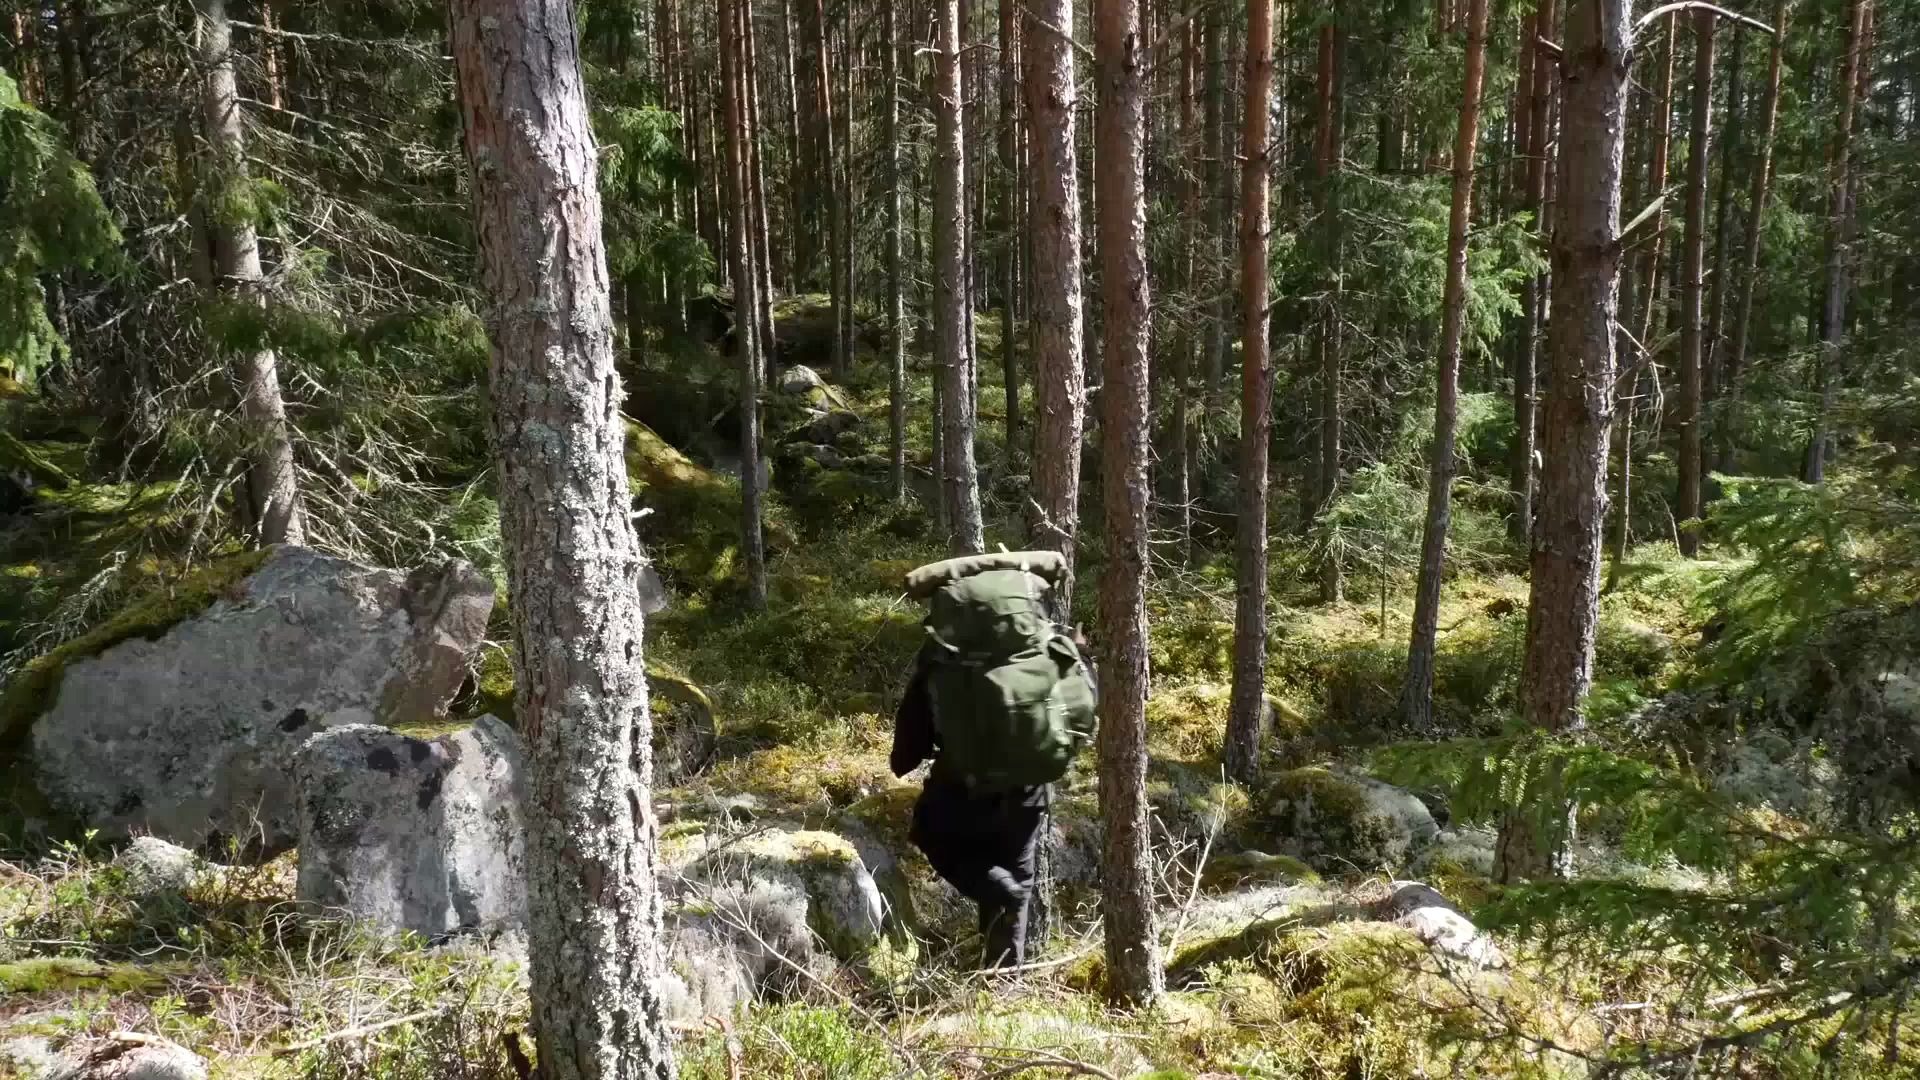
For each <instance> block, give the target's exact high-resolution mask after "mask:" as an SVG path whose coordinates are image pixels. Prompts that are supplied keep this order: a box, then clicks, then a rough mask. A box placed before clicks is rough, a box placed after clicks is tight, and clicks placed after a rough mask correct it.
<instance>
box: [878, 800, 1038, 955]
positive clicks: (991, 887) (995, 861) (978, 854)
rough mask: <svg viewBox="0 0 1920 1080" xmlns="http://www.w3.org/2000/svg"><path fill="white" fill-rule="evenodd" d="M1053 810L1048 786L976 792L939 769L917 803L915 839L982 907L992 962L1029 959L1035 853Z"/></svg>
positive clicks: (951, 881)
mask: <svg viewBox="0 0 1920 1080" xmlns="http://www.w3.org/2000/svg"><path fill="white" fill-rule="evenodd" d="M1046 815H1047V789H1046V788H1044V787H1035V788H1018V789H1015V790H1014V791H1010V792H1003V793H996V794H991V795H988V794H976V793H974V792H971V791H969V790H968V789H967V787H966V785H964V784H962V783H960V782H958V781H953V780H946V779H941V778H937V777H935V776H929V777H928V778H927V782H926V785H925V786H924V787H923V788H921V791H920V801H919V802H917V803H915V804H914V807H913V830H912V832H911V833H909V834H908V835H909V838H910V839H911V840H912V841H913V843H914V845H915V846H916V847H918V848H919V849H920V850H921V851H922V852H924V853H925V854H926V856H927V862H929V863H931V864H932V865H933V870H934V873H936V874H939V875H940V876H941V877H942V878H944V879H945V880H946V881H947V883H948V884H950V885H952V886H953V887H954V888H955V889H958V890H959V891H960V893H961V895H963V896H965V897H967V898H968V899H970V900H972V901H973V902H974V903H976V904H978V905H979V906H980V935H981V937H982V938H983V939H985V942H986V958H985V966H987V967H1009V966H1018V965H1019V964H1022V963H1025V962H1026V951H1027V909H1028V907H1029V906H1030V904H1029V898H1030V896H1031V894H1032V891H1033V887H1034V872H1033V871H1034V852H1035V849H1036V848H1037V847H1038V846H1039V843H1040V826H1041V824H1042V823H1043V822H1044V821H1045V820H1046ZM995 871H999V872H998V873H996V872H995Z"/></svg>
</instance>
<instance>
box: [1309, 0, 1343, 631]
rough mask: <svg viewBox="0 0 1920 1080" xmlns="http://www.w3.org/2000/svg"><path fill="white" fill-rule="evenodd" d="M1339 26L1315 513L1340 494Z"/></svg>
mask: <svg viewBox="0 0 1920 1080" xmlns="http://www.w3.org/2000/svg"><path fill="white" fill-rule="evenodd" d="M1340 52H1341V41H1340V30H1339V27H1338V25H1337V24H1336V23H1334V22H1328V23H1327V24H1326V25H1325V26H1322V27H1321V28H1320V72H1319V104H1320V116H1319V119H1318V122H1317V127H1316V129H1315V130H1316V138H1317V140H1318V143H1319V145H1318V146H1317V147H1316V149H1315V153H1314V160H1315V179H1316V182H1317V187H1318V190H1319V197H1320V228H1321V237H1322V257H1323V258H1324V259H1325V260H1326V266H1327V274H1328V280H1327V299H1326V301H1325V304H1324V306H1323V309H1322V312H1321V317H1320V318H1321V322H1320V492H1319V498H1318V499H1316V500H1315V506H1314V513H1315V514H1316V515H1318V514H1325V513H1327V512H1328V511H1330V510H1332V509H1333V502H1334V499H1336V498H1338V497H1339V494H1340V443H1341V437H1342V431H1341V418H1342V417H1341V414H1342V408H1343V406H1342V402H1341V386H1340V380H1341V378H1342V375H1341V366H1342V365H1341V357H1340V353H1341V349H1342V345H1341V337H1342V330H1343V329H1344V328H1343V327H1342V325H1341V318H1342V315H1341V310H1340V308H1341V303H1340V294H1341V287H1342V282H1343V280H1344V278H1345V273H1344V272H1343V270H1342V268H1341V265H1340V205H1339V204H1340V199H1339V195H1338V193H1337V191H1336V188H1337V187H1338V186H1339V182H1340V181H1339V172H1340ZM1340 594H1341V568H1340V554H1339V552H1338V551H1336V550H1331V549H1330V550H1328V551H1327V552H1326V554H1325V557H1324V558H1323V559H1322V560H1321V564H1320V601H1321V603H1325V604H1333V603H1338V602H1339V601H1340Z"/></svg>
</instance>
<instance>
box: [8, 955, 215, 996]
mask: <svg viewBox="0 0 1920 1080" xmlns="http://www.w3.org/2000/svg"><path fill="white" fill-rule="evenodd" d="M185 970H186V966H185V965H183V964H102V963H99V962H97V961H93V960H85V959H80V958H77V957H66V956H36V957H31V958H29V959H26V960H13V961H9V962H6V963H0V994H51V993H71V992H74V991H80V990H92V991H105V992H107V993H112V994H129V993H148V992H153V991H157V990H163V989H165V988H166V986H167V982H168V980H169V979H171V978H173V977H174V976H177V975H179V974H182V973H183V972H184V971H185Z"/></svg>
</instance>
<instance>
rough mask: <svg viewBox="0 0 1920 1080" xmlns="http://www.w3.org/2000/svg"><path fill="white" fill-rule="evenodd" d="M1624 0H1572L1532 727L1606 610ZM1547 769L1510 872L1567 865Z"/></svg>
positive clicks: (1564, 726)
mask: <svg viewBox="0 0 1920 1080" xmlns="http://www.w3.org/2000/svg"><path fill="white" fill-rule="evenodd" d="M1628 8H1629V5H1628V3H1627V0H1573V2H1572V4H1571V5H1570V7H1569V8H1568V12H1567V23H1566V27H1567V30H1566V42H1565V65H1566V79H1565V82H1564V84H1563V90H1562V95H1563V97H1562V102H1563V104H1562V113H1561V116H1562V119H1563V123H1562V127H1561V143H1560V153H1561V169H1560V174H1561V176H1562V177H1564V185H1563V190H1562V191H1561V193H1560V195H1559V199H1558V202H1559V205H1558V206H1557V207H1556V210H1555V212H1556V214H1557V215H1558V220H1557V222H1556V227H1555V229H1554V236H1553V248H1552V262H1553V320H1552V323H1551V325H1550V328H1549V330H1548V341H1547V354H1548V358H1549V361H1550V362H1551V364H1552V371H1551V377H1550V378H1549V379H1548V380H1547V395H1546V399H1545V406H1546V423H1545V426H1544V433H1545V439H1544V440H1543V453H1542V466H1541V474H1540V499H1539V520H1538V523H1537V524H1536V526H1535V540H1534V544H1533V557H1532V560H1531V571H1532V579H1531V589H1530V591H1529V595H1528V602H1527V643H1526V656H1525V660H1524V662H1523V666H1522V669H1521V676H1520V711H1521V715H1522V717H1523V719H1525V721H1526V722H1527V723H1529V724H1530V725H1532V726H1533V727H1535V728H1538V729H1541V730H1544V731H1548V732H1561V731H1566V730H1568V729H1571V728H1577V727H1578V726H1579V725H1580V723H1581V713H1580V710H1581V706H1582V703H1583V702H1584V701H1585V699H1586V695H1587V690H1588V688H1589V687H1590V686H1591V685H1592V682H1593V646H1594V636H1595V631H1596V628H1597V626H1598V623H1599V615H1600V547H1601V544H1600V534H1601V526H1602V524H1603V523H1604V521H1605V519H1606V503H1607V492H1606V479H1607V441H1608V435H1609V433H1610V432H1611V430H1612V423H1611V421H1612V417H1611V415H1610V413H1611V411H1612V409H1613V377H1614V331H1613V324H1614V318H1615V315H1616V314H1617V311H1618V307H1619V273H1620V180H1621V171H1622V157H1623V150H1624V142H1625V137H1626V123H1625V121H1626V107H1627V82H1628V75H1629V67H1630V63H1631V56H1632V41H1631V31H1630V29H1629V25H1630V23H1629V19H1630V17H1629V14H1628ZM1556 786H1557V785H1556V784H1555V783H1552V782H1549V783H1548V784H1547V788H1546V790H1535V791H1528V792H1527V793H1526V797H1527V799H1528V801H1529V803H1530V804H1531V805H1530V806H1529V807H1528V808H1527V810H1526V811H1523V812H1521V813H1518V814H1515V815H1512V816H1510V817H1508V819H1507V820H1506V821H1505V822H1503V823H1502V827H1501V832H1500V840H1499V844H1498V850H1497V853H1496V854H1497V860H1496V862H1497V866H1496V871H1497V874H1498V876H1499V878H1500V880H1502V881H1513V880H1516V879H1520V878H1526V877H1539V876H1548V875H1551V874H1555V873H1564V872H1565V871H1566V869H1567V851H1568V848H1569V845H1570V843H1571V839H1572V837H1571V833H1572V821H1571V815H1570V813H1569V812H1567V811H1566V810H1565V808H1564V802H1565V800H1564V797H1562V796H1561V795H1560V794H1559V793H1558V792H1557V791H1555V790H1554V788H1555V787H1556Z"/></svg>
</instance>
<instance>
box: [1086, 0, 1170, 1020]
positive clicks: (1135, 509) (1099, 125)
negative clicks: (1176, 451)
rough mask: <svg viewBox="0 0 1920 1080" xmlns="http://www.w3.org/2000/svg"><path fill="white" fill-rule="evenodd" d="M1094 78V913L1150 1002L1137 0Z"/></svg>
mask: <svg viewBox="0 0 1920 1080" xmlns="http://www.w3.org/2000/svg"><path fill="white" fill-rule="evenodd" d="M1093 15H1094V19H1093V27H1094V66H1095V69H1096V74H1097V82H1096V85H1097V86H1098V88H1099V108H1098V112H1097V113H1096V114H1095V116H1096V120H1095V135H1096V141H1097V143H1098V145H1099V159H1098V165H1097V167H1096V171H1095V173H1094V182H1095V184H1096V185H1097V186H1098V187H1099V190H1100V194H1099V200H1098V203H1099V217H1098V219H1097V220H1098V228H1099V234H1100V261H1101V276H1100V287H1101V292H1102V296H1101V300H1102V303H1101V308H1102V311H1101V327H1102V331H1103V333H1104V335H1105V336H1104V337H1103V339H1102V341H1101V350H1100V351H1101V355H1102V364H1103V371H1104V378H1103V380H1102V388H1101V391H1100V418H1101V419H1100V433H1101V492H1102V501H1103V502H1104V504H1105V511H1106V514H1105V516H1106V547H1107V564H1106V566H1105V568H1104V570H1103V572H1102V573H1101V578H1100V631H1101V632H1100V649H1101V667H1100V673H1101V687H1100V735H1099V751H1100V813H1101V817H1102V818H1103V819H1104V822H1105V843H1104V845H1103V856H1104V857H1103V861H1102V864H1101V867H1102V869H1101V905H1100V907H1101V915H1102V921H1103V923H1104V925H1105V929H1106V956H1107V994H1108V996H1109V997H1111V998H1113V999H1114V1000H1115V1001H1117V1002H1121V1003H1124V1004H1129V1005H1146V1004H1151V1003H1152V1002H1154V1001H1155V1000H1156V999H1158V998H1159V996H1160V994H1161V992H1162V991H1163V990H1164V989H1165V986H1166V972H1165V971H1164V970H1163V969H1162V968H1161V966H1160V956H1159V942H1158V940H1157V939H1156V934H1155V929H1154V912H1153V892H1154V870H1153V857H1152V852H1151V850H1150V841H1151V834H1150V833H1149V826H1148V807H1147V715H1146V706H1147V612H1146V571H1147V565H1146V564H1147V524H1148V523H1147V513H1148V505H1149V502H1150V499H1151V492H1150V490H1149V481H1148V468H1147V459H1148V457H1149V456H1150V455H1151V446H1150V444H1149V442H1148V414H1147V406H1148V397H1149V389H1148V376H1147V334H1148V312H1149V306H1148V281H1147V203H1146V177H1145V168H1144V165H1145V162H1144V160H1143V158H1142V156H1141V144H1142V141H1143V139H1144V138H1145V133H1146V85H1145V71H1144V67H1145V63H1146V59H1147V57H1146V53H1145V49H1144V44H1143V41H1142V34H1141V23H1140V4H1139V0H1102V2H1101V3H1100V4H1099V5H1097V6H1096V7H1095V9H1094V12H1093Z"/></svg>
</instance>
